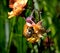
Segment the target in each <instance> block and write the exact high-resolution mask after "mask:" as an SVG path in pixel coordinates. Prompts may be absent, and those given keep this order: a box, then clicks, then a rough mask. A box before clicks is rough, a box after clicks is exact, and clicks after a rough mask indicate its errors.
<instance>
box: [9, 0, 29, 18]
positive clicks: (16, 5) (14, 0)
mask: <svg viewBox="0 0 60 53" xmlns="http://www.w3.org/2000/svg"><path fill="white" fill-rule="evenodd" d="M27 1H28V0H10V1H9V7H10V8H12V11H11V12H8V18H12V17H14V16H18V15H20V14H21V13H22V11H23V10H24V7H25V6H26V4H27Z"/></svg>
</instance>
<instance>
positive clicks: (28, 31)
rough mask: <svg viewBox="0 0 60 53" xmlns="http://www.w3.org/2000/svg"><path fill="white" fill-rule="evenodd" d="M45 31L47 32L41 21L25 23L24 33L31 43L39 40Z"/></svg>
mask: <svg viewBox="0 0 60 53" xmlns="http://www.w3.org/2000/svg"><path fill="white" fill-rule="evenodd" d="M44 32H45V29H44V28H43V27H42V25H41V22H40V21H39V22H38V23H37V24H35V23H34V24H30V23H28V24H27V23H26V24H25V25H24V31H23V34H24V36H25V37H26V39H27V41H29V42H31V43H35V42H38V41H39V40H40V38H41V37H42V34H43V33H44Z"/></svg>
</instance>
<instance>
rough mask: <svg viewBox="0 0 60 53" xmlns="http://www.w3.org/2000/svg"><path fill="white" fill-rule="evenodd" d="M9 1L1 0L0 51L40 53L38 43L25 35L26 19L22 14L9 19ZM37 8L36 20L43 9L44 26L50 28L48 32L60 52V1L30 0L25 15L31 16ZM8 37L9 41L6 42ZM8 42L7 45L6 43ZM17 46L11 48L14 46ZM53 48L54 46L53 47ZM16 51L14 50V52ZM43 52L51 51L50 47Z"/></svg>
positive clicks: (59, 52) (7, 52) (3, 52)
mask: <svg viewBox="0 0 60 53" xmlns="http://www.w3.org/2000/svg"><path fill="white" fill-rule="evenodd" d="M7 2H8V1H6V0H0V53H9V52H10V53H11V50H13V51H15V52H16V53H27V52H30V53H33V52H34V51H35V53H38V46H37V44H31V43H29V42H27V41H26V38H25V37H24V36H23V27H24V24H25V23H26V22H25V19H24V18H23V17H21V16H16V17H13V18H12V19H8V18H7V17H8V16H7V11H9V10H10V9H9V8H7V6H8V4H7ZM33 8H34V9H36V10H35V12H34V17H35V19H36V21H39V13H38V12H37V11H42V13H41V17H40V19H41V20H43V26H44V27H45V28H46V29H48V30H50V31H51V32H50V33H49V34H48V36H50V37H51V38H52V39H53V40H54V48H56V50H55V52H56V53H60V40H59V39H60V1H58V0H38V1H37V0H28V3H27V8H26V10H25V11H26V12H25V13H24V15H25V17H28V16H30V14H31V12H32V9H33ZM6 20H8V22H7V23H8V26H7V27H8V28H9V29H8V28H7V29H6V27H5V25H6ZM6 30H8V32H7V33H8V34H9V35H8V37H6ZM6 39H7V43H6ZM6 44H7V45H6ZM12 45H13V46H14V47H15V48H16V50H14V48H11V47H13V46H12ZM51 49H52V50H53V47H51ZM13 53H14V52H13ZM42 53H49V49H48V50H47V49H46V50H44V51H43V52H42Z"/></svg>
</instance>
